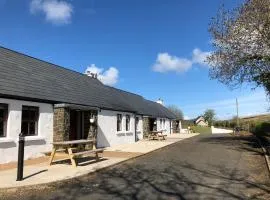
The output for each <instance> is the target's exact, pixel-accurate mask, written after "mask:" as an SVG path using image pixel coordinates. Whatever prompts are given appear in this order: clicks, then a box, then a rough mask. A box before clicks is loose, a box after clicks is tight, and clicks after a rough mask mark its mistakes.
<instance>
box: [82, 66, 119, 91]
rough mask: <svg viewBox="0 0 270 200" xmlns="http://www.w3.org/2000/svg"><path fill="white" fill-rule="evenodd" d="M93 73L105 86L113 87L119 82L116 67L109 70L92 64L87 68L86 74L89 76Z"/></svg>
mask: <svg viewBox="0 0 270 200" xmlns="http://www.w3.org/2000/svg"><path fill="white" fill-rule="evenodd" d="M91 73H94V74H97V75H98V79H99V80H100V81H101V82H102V83H103V84H105V85H110V86H113V85H115V84H116V83H117V82H118V78H119V71H118V70H117V69H116V68H115V67H110V68H109V69H108V70H105V71H104V69H103V68H99V67H97V66H96V65H95V64H91V66H90V67H87V69H86V70H85V74H87V75H88V76H90V75H91Z"/></svg>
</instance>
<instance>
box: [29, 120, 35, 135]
mask: <svg viewBox="0 0 270 200" xmlns="http://www.w3.org/2000/svg"><path fill="white" fill-rule="evenodd" d="M35 124H36V123H35V122H30V123H29V135H35V134H36V128H35Z"/></svg>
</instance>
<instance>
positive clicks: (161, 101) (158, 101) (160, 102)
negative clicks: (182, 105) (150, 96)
mask: <svg viewBox="0 0 270 200" xmlns="http://www.w3.org/2000/svg"><path fill="white" fill-rule="evenodd" d="M156 102H157V103H159V104H161V105H163V104H164V102H163V100H162V99H161V98H159V99H158V100H157V101H156Z"/></svg>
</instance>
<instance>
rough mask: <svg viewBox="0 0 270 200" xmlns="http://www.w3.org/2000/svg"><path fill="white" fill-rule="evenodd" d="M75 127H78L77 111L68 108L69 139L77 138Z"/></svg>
mask: <svg viewBox="0 0 270 200" xmlns="http://www.w3.org/2000/svg"><path fill="white" fill-rule="evenodd" d="M77 129H78V120H77V112H76V111H75V110H70V133H69V140H76V139H77Z"/></svg>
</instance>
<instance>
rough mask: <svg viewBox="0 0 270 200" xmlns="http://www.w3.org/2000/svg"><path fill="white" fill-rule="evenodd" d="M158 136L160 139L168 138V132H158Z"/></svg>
mask: <svg viewBox="0 0 270 200" xmlns="http://www.w3.org/2000/svg"><path fill="white" fill-rule="evenodd" d="M157 137H158V140H160V139H161V140H166V137H167V135H166V134H163V133H159V134H157Z"/></svg>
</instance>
